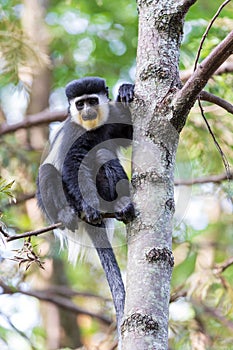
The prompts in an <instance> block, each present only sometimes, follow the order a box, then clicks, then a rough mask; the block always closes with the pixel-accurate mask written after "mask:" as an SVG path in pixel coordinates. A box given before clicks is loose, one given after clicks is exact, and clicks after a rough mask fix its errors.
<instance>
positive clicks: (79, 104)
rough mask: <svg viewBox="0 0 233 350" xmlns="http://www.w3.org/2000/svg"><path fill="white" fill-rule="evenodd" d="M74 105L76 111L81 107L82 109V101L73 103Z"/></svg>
mask: <svg viewBox="0 0 233 350" xmlns="http://www.w3.org/2000/svg"><path fill="white" fill-rule="evenodd" d="M75 105H76V108H77V109H83V107H84V101H82V100H80V101H77V102H75Z"/></svg>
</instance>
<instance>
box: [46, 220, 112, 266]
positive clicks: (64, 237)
mask: <svg viewBox="0 0 233 350" xmlns="http://www.w3.org/2000/svg"><path fill="white" fill-rule="evenodd" d="M105 226H106V231H107V236H108V239H109V241H110V242H112V239H113V234H114V219H106V220H105ZM53 232H54V234H55V236H56V237H58V238H59V240H60V244H61V249H64V248H65V247H67V249H68V260H69V262H71V263H72V264H73V265H75V264H76V263H77V260H84V259H87V260H89V259H91V256H92V252H93V251H95V249H94V246H93V243H92V241H91V239H90V238H89V235H88V233H87V231H86V224H85V223H82V222H80V223H79V228H78V229H77V230H75V231H74V232H73V231H70V230H69V229H67V228H65V229H64V230H61V229H56V230H54V231H53ZM93 249H94V250H93Z"/></svg>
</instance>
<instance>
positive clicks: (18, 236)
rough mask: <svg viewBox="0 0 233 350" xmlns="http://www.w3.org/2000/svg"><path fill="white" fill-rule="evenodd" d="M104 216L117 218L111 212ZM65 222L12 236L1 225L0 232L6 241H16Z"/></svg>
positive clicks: (36, 234)
mask: <svg viewBox="0 0 233 350" xmlns="http://www.w3.org/2000/svg"><path fill="white" fill-rule="evenodd" d="M102 217H103V218H105V219H109V218H110V219H113V218H115V215H114V214H111V213H104V214H103V215H102ZM62 225H63V224H62V223H61V222H58V223H56V224H53V225H50V226H47V227H43V228H40V229H38V230H35V231H28V232H24V233H21V234H16V235H14V236H10V235H9V234H8V233H7V232H5V231H4V229H3V227H2V226H1V225H0V233H2V234H3V236H4V237H6V242H11V241H15V240H17V239H21V238H28V237H32V236H38V235H41V234H42V233H46V232H49V231H52V230H55V229H57V228H59V227H61V226H62Z"/></svg>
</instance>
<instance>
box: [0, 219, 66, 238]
mask: <svg viewBox="0 0 233 350" xmlns="http://www.w3.org/2000/svg"><path fill="white" fill-rule="evenodd" d="M61 226H62V223H61V222H58V223H57V224H53V225H50V226H47V227H44V228H41V229H38V230H35V231H28V232H24V233H21V234H17V235H14V236H9V235H8V236H7V239H6V241H7V242H11V241H15V240H16V239H21V238H28V237H32V236H38V235H41V234H42V233H46V232H49V231H52V230H55V229H56V228H58V227H61ZM0 230H1V232H2V233H3V229H2V228H1V227H0ZM5 234H6V233H5V232H4V235H5Z"/></svg>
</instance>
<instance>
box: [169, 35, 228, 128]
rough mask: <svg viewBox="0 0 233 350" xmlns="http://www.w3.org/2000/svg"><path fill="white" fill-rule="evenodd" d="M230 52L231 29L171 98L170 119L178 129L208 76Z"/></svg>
mask: <svg viewBox="0 0 233 350" xmlns="http://www.w3.org/2000/svg"><path fill="white" fill-rule="evenodd" d="M232 53H233V31H231V32H230V33H229V34H228V35H227V37H226V38H225V39H224V40H223V41H222V42H221V43H220V44H219V45H218V46H216V47H215V48H214V49H213V51H212V52H211V53H210V54H209V55H208V56H207V57H206V58H205V59H204V60H203V61H202V62H201V64H200V65H199V66H198V67H197V69H196V71H195V72H194V73H193V74H192V76H191V77H190V78H189V79H188V80H187V82H186V83H185V85H184V86H183V88H182V89H181V90H179V91H178V92H177V94H176V96H175V98H174V100H173V110H174V117H173V119H172V122H173V124H174V126H175V127H177V130H179V131H180V130H181V129H182V127H183V125H184V123H185V120H186V117H187V115H188V112H189V111H190V109H191V108H192V106H193V105H194V103H195V101H196V99H197V97H198V95H199V94H200V92H201V91H202V90H203V88H204V87H205V85H206V84H207V82H208V80H209V78H210V77H211V76H212V75H213V74H214V72H215V71H216V70H217V69H218V68H219V67H220V66H221V64H222V63H223V62H224V61H225V60H226V59H227V58H228V57H229V56H230V55H231V54H232ZM181 116H182V119H181Z"/></svg>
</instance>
